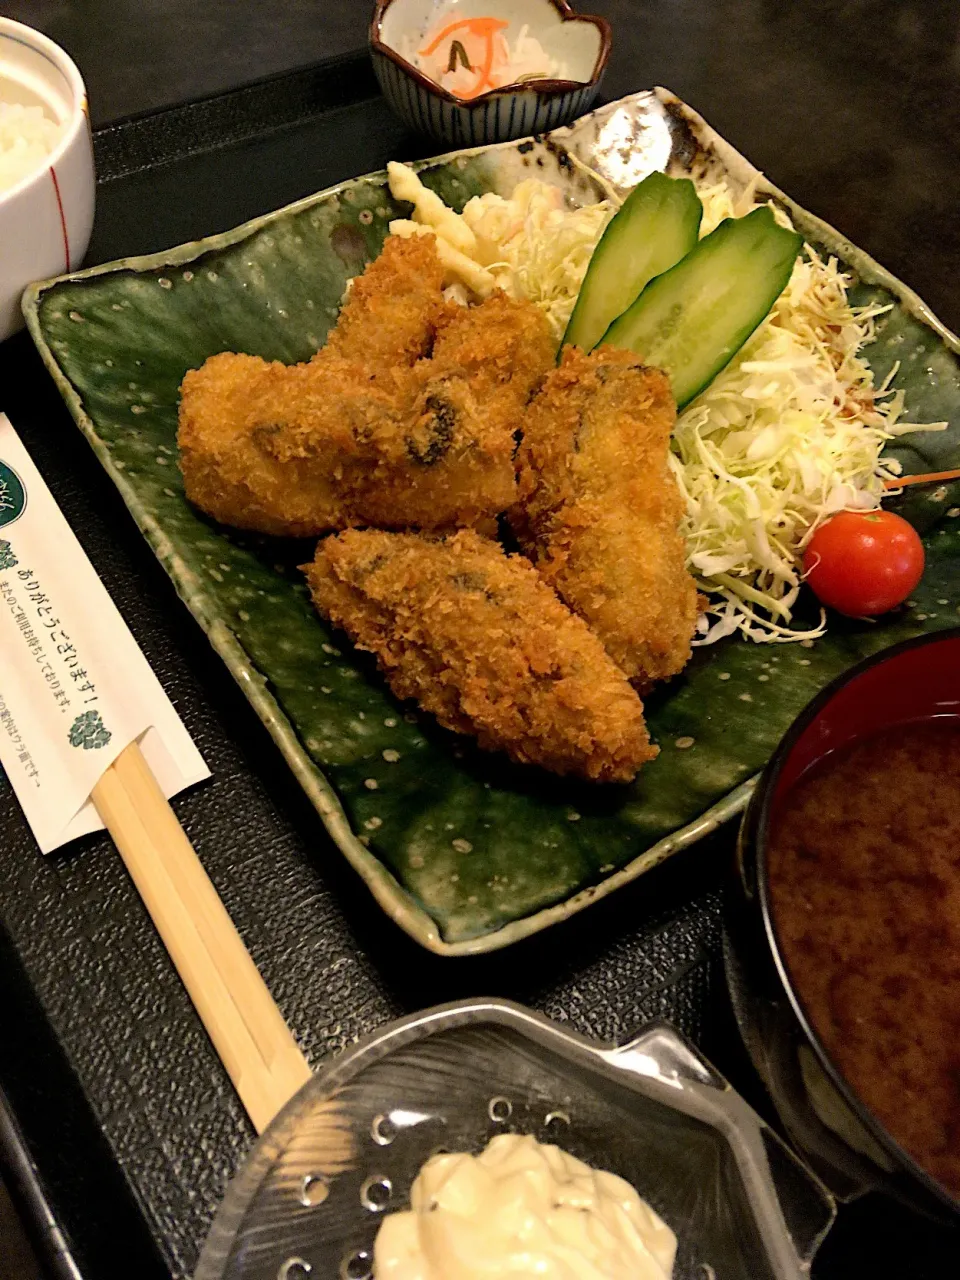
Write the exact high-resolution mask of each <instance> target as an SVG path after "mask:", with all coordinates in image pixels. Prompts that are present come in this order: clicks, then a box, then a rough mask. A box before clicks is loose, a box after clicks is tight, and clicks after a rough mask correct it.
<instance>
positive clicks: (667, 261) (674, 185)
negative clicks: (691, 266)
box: [563, 173, 703, 351]
mask: <svg viewBox="0 0 960 1280" xmlns="http://www.w3.org/2000/svg"><path fill="white" fill-rule="evenodd" d="M702 215H703V206H702V205H701V203H700V198H699V196H698V195H697V192H696V188H695V187H694V185H693V183H692V182H691V181H690V179H689V178H668V177H667V175H666V174H665V173H651V174H650V176H649V177H647V178H644V180H643V181H642V182H641V183H639V184H638V185H637V186H636V187H634V189H633V190H632V191H631V192H630V194H629V195H628V196H627V198H626V200H624V202H623V204H622V205H621V207H620V209H619V210H618V211H617V213H616V214H615V215H614V217H613V218H611V220H610V222H609V223H608V224H607V227H606V230H605V231H604V233H603V235H602V236H601V237H600V240H599V242H598V244H597V247H596V249H594V251H593V257H592V258H591V259H590V265H589V267H588V268H587V274H586V275H585V276H584V278H583V284H582V285H581V286H580V292H579V294H578V295H577V302H576V306H575V307H574V308H573V314H572V315H571V317H570V323H569V324H568V325H567V331H566V333H565V334H564V335H563V345H564V346H566V345H567V344H568V343H572V344H573V345H574V346H577V347H582V348H583V350H584V351H591V350H592V349H593V348H594V347H595V346H596V345H597V343H598V342H599V341H600V339H601V338H602V337H603V335H604V334H605V333H606V331H607V329H608V328H609V326H610V324H611V323H612V321H614V320H615V319H616V318H617V316H618V315H620V314H621V313H622V312H624V311H625V310H626V309H627V307H629V305H630V303H631V302H633V300H634V298H636V296H637V295H638V294H639V293H640V291H641V290H642V289H643V288H644V286H645V285H646V284H647V283H648V282H649V281H650V280H652V279H653V277H654V276H658V275H660V274H661V272H663V271H667V270H668V269H669V268H670V267H672V266H673V265H674V263H676V262H679V261H680V259H681V258H682V257H683V256H684V254H686V253H689V252H690V250H691V249H692V248H693V247H694V245H695V244H696V243H697V233H698V231H699V230H700V218H701V216H702Z"/></svg>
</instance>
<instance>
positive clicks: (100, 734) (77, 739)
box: [70, 711, 113, 751]
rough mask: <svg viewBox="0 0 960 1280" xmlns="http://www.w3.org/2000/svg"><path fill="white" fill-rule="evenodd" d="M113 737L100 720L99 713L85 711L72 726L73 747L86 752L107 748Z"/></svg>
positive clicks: (71, 741)
mask: <svg viewBox="0 0 960 1280" xmlns="http://www.w3.org/2000/svg"><path fill="white" fill-rule="evenodd" d="M112 737H113V734H112V733H111V732H110V730H109V729H108V728H107V727H106V725H105V724H104V723H103V721H102V720H101V719H100V712H99V711H84V712H83V713H82V714H81V715H79V716H77V718H76V720H74V722H73V724H72V725H71V726H70V745H71V747H83V749H84V751H95V750H96V749H97V748H98V747H105V746H106V745H107V743H108V742H109V741H110V739H111V738H112Z"/></svg>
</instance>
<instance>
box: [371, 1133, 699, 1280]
mask: <svg viewBox="0 0 960 1280" xmlns="http://www.w3.org/2000/svg"><path fill="white" fill-rule="evenodd" d="M410 1204H411V1207H410V1209H409V1210H406V1211H404V1212H402V1213H393V1214H390V1215H389V1216H388V1217H386V1218H385V1219H384V1220H383V1223H382V1224H381V1227H380V1231H379V1233H378V1235H377V1239H376V1244H375V1247H374V1275H375V1276H376V1280H475V1278H477V1280H479V1278H481V1277H482V1280H495V1277H501V1276H502V1277H507V1276H521V1275H523V1276H536V1277H538V1280H669V1277H670V1275H671V1274H672V1272H673V1260H674V1255H675V1253H676V1248H677V1238H676V1236H675V1235H674V1234H673V1232H672V1231H671V1230H670V1228H669V1227H668V1226H667V1225H666V1223H665V1222H663V1221H662V1220H661V1219H660V1218H659V1217H658V1216H657V1215H656V1214H655V1213H654V1211H653V1210H652V1209H651V1208H650V1206H649V1205H648V1204H647V1203H646V1202H645V1201H643V1200H641V1199H640V1197H639V1196H638V1195H637V1193H636V1191H634V1189H633V1187H631V1186H630V1184H629V1183H628V1182H625V1181H624V1180H623V1178H619V1177H617V1176H616V1174H613V1173H605V1172H602V1171H600V1170H596V1169H592V1168H591V1167H590V1165H588V1164H584V1163H583V1161H582V1160H577V1159H575V1157H573V1156H571V1155H568V1154H567V1152H565V1151H561V1150H560V1148H559V1147H555V1146H549V1145H546V1144H542V1143H539V1142H537V1140H536V1139H535V1138H533V1137H530V1136H521V1135H520V1134H510V1133H505V1134H500V1135H499V1136H498V1137H496V1138H494V1139H493V1140H492V1141H491V1142H490V1144H489V1145H488V1146H487V1148H486V1149H485V1150H484V1151H482V1152H481V1153H480V1155H479V1156H472V1155H467V1154H461V1155H437V1156H433V1157H432V1158H431V1159H430V1160H428V1161H427V1162H426V1164H425V1165H424V1166H423V1168H422V1169H421V1170H420V1172H419V1174H418V1175H417V1177H416V1180H415V1181H414V1184H413V1187H412V1188H411V1191H410Z"/></svg>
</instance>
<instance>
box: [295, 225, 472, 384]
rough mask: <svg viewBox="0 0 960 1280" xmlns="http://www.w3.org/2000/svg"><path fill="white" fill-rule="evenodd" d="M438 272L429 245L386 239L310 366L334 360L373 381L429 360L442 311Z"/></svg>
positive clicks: (444, 307)
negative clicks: (348, 363)
mask: <svg viewBox="0 0 960 1280" xmlns="http://www.w3.org/2000/svg"><path fill="white" fill-rule="evenodd" d="M442 290H443V267H442V266H441V264H440V259H439V257H438V256H437V251H436V249H435V247H434V245H433V241H432V240H430V239H427V238H422V237H418V238H417V239H415V240H401V239H400V237H399V236H389V237H388V238H387V240H386V242H385V243H384V246H383V249H382V251H381V252H380V254H379V255H378V256H377V257H376V258H374V260H373V261H372V262H371V263H370V265H369V266H368V267H367V269H366V270H365V271H364V273H363V275H361V276H357V277H356V278H355V279H354V281H353V284H352V285H351V286H350V291H349V293H348V294H347V298H346V301H345V302H344V304H343V306H342V307H341V309H340V315H339V318H338V320H337V325H336V328H335V329H334V330H333V331H332V332H331V333H330V335H329V337H328V338H327V342H326V345H325V346H324V347H322V348H321V349H320V351H318V352H317V354H316V355H315V356H314V360H325V359H326V358H327V357H328V356H339V357H340V359H342V360H351V361H355V362H356V363H357V364H361V365H363V366H365V368H366V369H367V370H368V371H369V372H370V373H371V374H372V375H374V376H378V375H379V374H380V373H382V372H383V371H384V370H385V369H393V368H395V367H396V366H398V365H399V366H410V365H412V364H414V363H415V362H416V361H417V360H419V359H421V358H422V357H423V356H426V355H429V354H430V349H431V347H432V346H433V339H434V334H435V333H436V329H437V325H438V324H439V323H440V320H441V318H442V317H443V315H444V314H445V312H446V310H447V304H446V303H445V302H444V299H443V292H442Z"/></svg>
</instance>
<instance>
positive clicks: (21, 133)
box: [0, 102, 61, 191]
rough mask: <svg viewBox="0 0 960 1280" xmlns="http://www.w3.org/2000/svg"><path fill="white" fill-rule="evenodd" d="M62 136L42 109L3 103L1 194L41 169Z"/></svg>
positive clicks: (0, 117)
mask: <svg viewBox="0 0 960 1280" xmlns="http://www.w3.org/2000/svg"><path fill="white" fill-rule="evenodd" d="M60 132H61V130H60V125H58V124H55V123H54V121H53V120H51V119H50V118H49V117H48V116H46V115H44V113H43V108H42V107H24V106H21V105H20V104H19V103H12V102H0V191H5V190H6V189H7V188H8V187H13V186H16V184H17V183H18V182H20V181H22V180H23V179H24V178H26V177H27V176H28V175H29V174H31V173H33V172H34V170H36V169H40V168H42V167H43V166H44V164H45V162H46V159H47V156H48V155H49V154H50V152H51V151H52V150H53V149H54V147H55V146H56V145H57V142H58V141H59V138H60Z"/></svg>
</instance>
